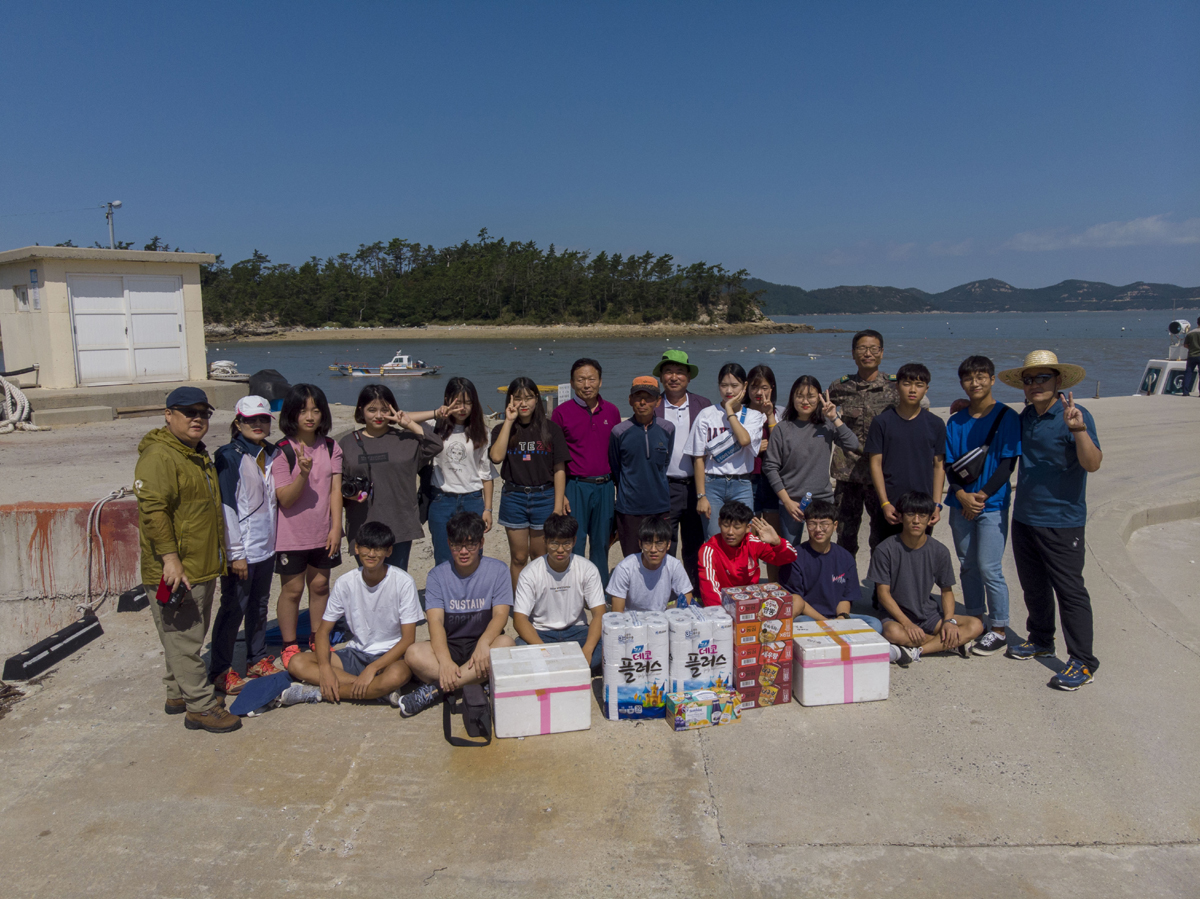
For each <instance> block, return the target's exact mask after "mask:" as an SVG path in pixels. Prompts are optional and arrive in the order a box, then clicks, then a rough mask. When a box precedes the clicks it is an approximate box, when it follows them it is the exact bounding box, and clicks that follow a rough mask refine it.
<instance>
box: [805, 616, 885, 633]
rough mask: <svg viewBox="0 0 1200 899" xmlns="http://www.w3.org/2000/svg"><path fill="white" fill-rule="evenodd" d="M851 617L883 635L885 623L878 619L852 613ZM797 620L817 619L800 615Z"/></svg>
mask: <svg viewBox="0 0 1200 899" xmlns="http://www.w3.org/2000/svg"><path fill="white" fill-rule="evenodd" d="M850 617H851V618H857V619H859V620H860V621H861V622H862V623H863V624H865V625H866V626H867V627H869V628H870V629H871V630H873V631H875V633H877V634H882V633H883V623H882V622H881V621H880V620H879V619H878V618H872V617H871V616H870V615H863V614H861V613H859V612H851V613H850ZM796 620H797V621H815V620H816V619H814V618H810V617H809V616H808V615H800V616H799V617H797V618H796Z"/></svg>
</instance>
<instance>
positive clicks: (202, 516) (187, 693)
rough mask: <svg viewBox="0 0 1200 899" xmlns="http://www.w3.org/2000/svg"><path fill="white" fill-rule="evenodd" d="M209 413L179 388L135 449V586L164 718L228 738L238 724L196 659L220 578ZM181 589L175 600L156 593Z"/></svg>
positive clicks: (201, 400)
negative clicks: (162, 691) (155, 655)
mask: <svg viewBox="0 0 1200 899" xmlns="http://www.w3.org/2000/svg"><path fill="white" fill-rule="evenodd" d="M212 411H213V407H212V406H211V405H210V404H209V402H208V396H207V395H206V394H205V393H204V391H203V390H200V389H199V388H197V387H179V388H176V389H175V390H173V391H171V395H170V396H168V397H167V407H166V413H165V414H166V427H163V428H158V429H157V430H154V431H151V432H150V433H149V434H147V435H146V436H145V437H143V438H142V442H141V443H140V444H138V461H137V467H136V468H135V469H134V475H133V476H134V483H133V488H134V493H135V494H136V495H137V500H138V532H139V535H140V539H141V551H142V582H143V583H144V584H145V585H146V593H147V594H148V595H149V596H150V608H151V610H152V614H153V615H154V626H155V627H156V628H157V629H158V638H159V640H161V641H162V647H163V655H164V657H165V661H166V666H167V674H166V676H165V677H164V678H163V683H164V684H165V685H166V688H167V704H166V712H167V714H168V715H178V714H183V713H186V715H185V717H184V720H183V723H184V725H185V726H186V727H187V728H188V729H189V730H207V731H210V732H212V733H228V732H230V731H234V730H237V729H238V728H239V727H241V726H242V722H241V721H240V720H239V719H237V718H235V717H234V716H233V715H231V714H229V712H227V711H225V703H224V702H223V701H222V700H221V699H220V698H218V697H217V695H216V692H215V691H214V689H213V685H212V684H211V683H209V680H208V671H207V669H206V668H205V666H204V662H203V661H201V659H200V653H201V651H202V650H203V648H204V638H205V637H206V636H207V635H208V624H209V620H210V618H211V613H212V602H213V594H214V593H215V592H216V586H217V578H218V577H219V576H220V575H222V574H224V573H225V566H226V559H225V555H224V545H225V540H224V536H225V520H224V516H223V515H222V512H221V488H220V485H219V484H218V482H217V470H216V468H215V467H214V466H213V463H212V460H211V459H210V458H209V456H208V451H207V450H206V449H205V447H204V444H203V443H201V442H200V441H201V438H203V437H204V435H205V434H207V433H208V419H209V418H210V417H211V416H212ZM160 583H162V584H163V585H164V592H165V591H167V590H170V591H172V592H174V591H175V588H176V587H178V586H179V585H180V584H182V585H183V587H184V589H185V590H186V593H184V595H183V596H182V598H181V599H180V600H179V601H178V602H172V603H171V604H164V603H162V602H160V601H159V600H158V599H157V598H156V595H157V594H158V591H159V584H160Z"/></svg>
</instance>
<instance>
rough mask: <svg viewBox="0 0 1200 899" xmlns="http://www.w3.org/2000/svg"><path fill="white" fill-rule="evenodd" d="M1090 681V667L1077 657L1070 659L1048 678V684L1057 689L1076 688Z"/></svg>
mask: <svg viewBox="0 0 1200 899" xmlns="http://www.w3.org/2000/svg"><path fill="white" fill-rule="evenodd" d="M1091 682H1092V669H1091V668H1089V667H1087V665H1085V664H1083V662H1081V661H1079V660H1078V659H1071V660H1070V661H1069V662H1067V667H1066V668H1064V669H1063V670H1062V671H1060V672H1058V674H1056V675H1054V677H1052V678H1050V686H1052V687H1056V688H1058V689H1059V690H1078V689H1079V688H1080V687H1082V686H1084V685H1085V684H1090V683H1091Z"/></svg>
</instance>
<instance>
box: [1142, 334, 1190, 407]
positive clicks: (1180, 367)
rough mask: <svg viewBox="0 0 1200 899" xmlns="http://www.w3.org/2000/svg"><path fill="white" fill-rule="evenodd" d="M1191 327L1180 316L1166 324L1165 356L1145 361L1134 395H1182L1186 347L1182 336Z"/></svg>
mask: <svg viewBox="0 0 1200 899" xmlns="http://www.w3.org/2000/svg"><path fill="white" fill-rule="evenodd" d="M1191 329H1192V323H1191V322H1189V321H1187V320H1186V319H1182V318H1181V319H1177V320H1176V321H1173V322H1171V324H1169V325H1168V326H1167V333H1168V334H1170V335H1171V345H1170V346H1169V347H1168V348H1167V358H1166V359H1151V360H1150V361H1148V362H1147V363H1146V370H1145V371H1144V372H1143V373H1142V383H1141V384H1140V385H1139V386H1138V390H1137V393H1135V394H1134V396H1162V395H1164V394H1172V395H1174V396H1183V387H1184V383H1183V377H1184V369H1185V368H1186V367H1187V347H1185V346H1184V345H1183V338H1184V337H1185V336H1186V335H1187V333H1188V331H1190V330H1191Z"/></svg>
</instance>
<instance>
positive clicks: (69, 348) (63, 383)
mask: <svg viewBox="0 0 1200 899" xmlns="http://www.w3.org/2000/svg"><path fill="white" fill-rule="evenodd" d="M214 260H215V257H213V256H210V255H208V254H206V253H153V252H144V251H130V250H99V249H84V248H78V247H27V248H25V249H23V250H10V251H7V252H3V253H0V334H2V335H3V340H4V362H5V367H6V368H7V369H9V370H12V369H18V368H25V367H27V366H29V365H32V364H33V363H34V362H37V363H38V364H39V365H40V366H41V371H40V373H39V379H38V383H39V384H40V385H41V386H43V387H52V388H71V387H77V386H78V383H77V379H76V371H75V343H74V339H73V336H72V331H71V306H70V300H69V297H68V294H67V275H72V274H92V275H160V276H172V275H174V276H178V277H179V278H180V280H181V281H182V286H183V329H184V334H185V337H186V341H187V343H186V347H187V365H188V371H187V372H186V373H185V375H184V377H183V378H182V379H180V380H201V379H204V378H206V377H208V369H207V364H206V361H205V354H204V307H203V302H202V297H201V293H200V264H201V263H208V262H212V261H214ZM32 268H36V269H37V271H38V282H39V284H40V286H41V307H42V308H41V310H40V311H38V312H33V311H29V312H17V311H16V306H15V302H14V294H13V292H12V288H13V286H15V285H22V286H28V284H29V270H30V269H32ZM30 307H31V310H32V297H31V298H30ZM20 383H21V384H23V385H31V384H32V383H33V378H32V376H31V375H27V376H23V377H22V379H21V381H20Z"/></svg>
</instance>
